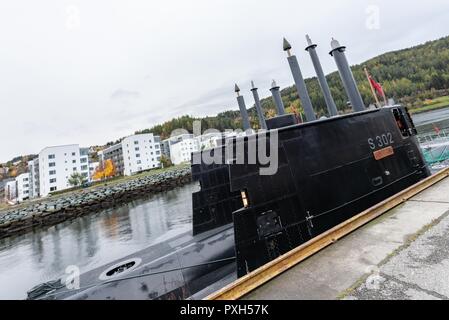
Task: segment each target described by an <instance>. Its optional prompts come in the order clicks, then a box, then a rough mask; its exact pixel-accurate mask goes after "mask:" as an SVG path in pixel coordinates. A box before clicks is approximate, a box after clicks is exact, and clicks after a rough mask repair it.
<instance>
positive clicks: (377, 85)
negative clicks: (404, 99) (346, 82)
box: [369, 76, 385, 97]
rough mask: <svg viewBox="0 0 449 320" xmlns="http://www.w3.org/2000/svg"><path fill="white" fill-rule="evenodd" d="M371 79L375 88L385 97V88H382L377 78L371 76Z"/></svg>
mask: <svg viewBox="0 0 449 320" xmlns="http://www.w3.org/2000/svg"><path fill="white" fill-rule="evenodd" d="M369 81H370V82H371V85H372V86H373V88H374V89H376V91H377V93H379V94H380V95H381V97H385V93H384V89H383V88H382V86H381V85H380V83H377V82H376V80H374V79H373V77H371V76H369Z"/></svg>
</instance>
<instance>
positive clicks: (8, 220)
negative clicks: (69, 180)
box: [0, 167, 191, 238]
mask: <svg viewBox="0 0 449 320" xmlns="http://www.w3.org/2000/svg"><path fill="white" fill-rule="evenodd" d="M190 181H191V173H190V168H189V167H186V168H180V169H174V170H172V171H166V172H162V173H158V174H154V175H149V176H143V177H136V178H135V179H131V180H127V181H124V182H118V183H114V184H112V183H111V186H108V185H103V186H99V187H97V188H92V189H89V190H81V191H78V192H73V193H70V194H67V195H61V196H58V197H57V198H56V196H55V198H53V199H52V198H51V197H50V198H46V199H43V200H42V201H39V202H34V203H30V205H29V206H26V207H20V208H16V209H10V210H7V211H3V212H0V238H5V237H9V236H11V235H14V234H18V233H23V232H25V231H28V230H31V229H33V228H35V227H39V226H52V225H55V224H58V223H60V222H63V221H66V220H70V219H74V218H76V217H79V216H82V215H85V214H87V213H92V212H96V211H98V210H101V209H106V208H111V207H114V206H116V205H119V204H124V203H127V202H129V201H132V200H135V199H138V198H142V197H144V196H147V195H149V194H155V193H158V192H162V191H167V190H171V189H174V188H176V187H178V186H182V185H184V184H186V183H189V182H190Z"/></svg>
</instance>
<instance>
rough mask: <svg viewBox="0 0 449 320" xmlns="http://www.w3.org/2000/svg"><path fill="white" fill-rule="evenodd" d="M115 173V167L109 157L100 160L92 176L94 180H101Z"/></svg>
mask: <svg viewBox="0 0 449 320" xmlns="http://www.w3.org/2000/svg"><path fill="white" fill-rule="evenodd" d="M116 174H117V169H116V167H115V165H114V162H113V161H112V160H111V159H108V160H106V161H104V162H100V164H99V165H98V167H97V168H96V169H95V172H94V174H93V176H92V178H93V179H94V180H103V179H107V178H112V177H114V176H115V175H116Z"/></svg>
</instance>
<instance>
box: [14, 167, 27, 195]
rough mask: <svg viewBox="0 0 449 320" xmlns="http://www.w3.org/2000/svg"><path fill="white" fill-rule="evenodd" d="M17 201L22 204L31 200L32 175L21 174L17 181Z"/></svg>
mask: <svg viewBox="0 0 449 320" xmlns="http://www.w3.org/2000/svg"><path fill="white" fill-rule="evenodd" d="M15 181H16V186H17V201H18V202H22V201H24V200H28V199H29V198H30V173H28V172H27V173H22V174H19V175H18V176H17V177H16V179H15Z"/></svg>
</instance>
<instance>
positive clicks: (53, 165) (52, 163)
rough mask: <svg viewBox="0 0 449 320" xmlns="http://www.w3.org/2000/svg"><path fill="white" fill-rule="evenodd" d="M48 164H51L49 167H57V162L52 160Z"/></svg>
mask: <svg viewBox="0 0 449 320" xmlns="http://www.w3.org/2000/svg"><path fill="white" fill-rule="evenodd" d="M48 166H49V167H55V166H56V163H54V162H50V163H49V164H48Z"/></svg>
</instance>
